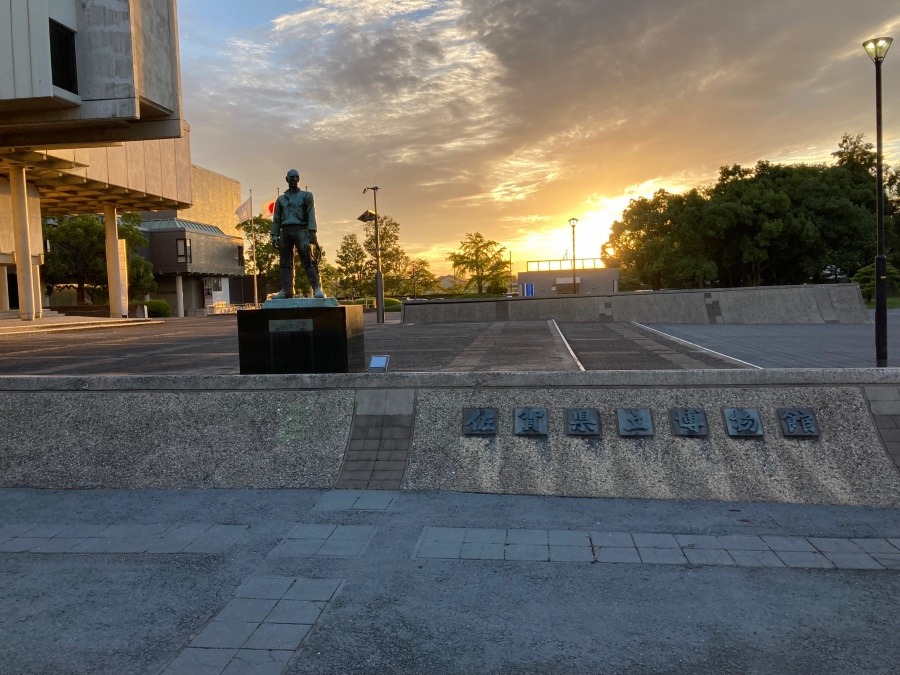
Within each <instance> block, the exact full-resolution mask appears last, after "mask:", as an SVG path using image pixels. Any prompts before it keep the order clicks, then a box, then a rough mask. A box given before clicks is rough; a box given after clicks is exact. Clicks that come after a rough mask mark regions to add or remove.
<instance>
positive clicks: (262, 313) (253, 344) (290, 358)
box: [237, 298, 366, 375]
mask: <svg viewBox="0 0 900 675" xmlns="http://www.w3.org/2000/svg"><path fill="white" fill-rule="evenodd" d="M237 319H238V352H239V355H240V366H241V374H242V375H246V374H255V373H351V372H363V371H364V370H365V369H366V364H365V360H366V357H365V347H364V337H363V312H362V307H360V306H358V305H351V306H341V305H339V304H338V302H337V300H335V299H334V298H325V299H317V298H290V299H284V300H269V301H268V302H266V303H265V304H264V305H263V307H262V309H245V310H240V311H239V312H238V313H237Z"/></svg>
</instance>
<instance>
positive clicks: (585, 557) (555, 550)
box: [550, 544, 594, 562]
mask: <svg viewBox="0 0 900 675" xmlns="http://www.w3.org/2000/svg"><path fill="white" fill-rule="evenodd" d="M550 560H551V561H557V562H563V561H565V562H594V550H593V549H592V548H591V547H590V546H554V545H553V544H550Z"/></svg>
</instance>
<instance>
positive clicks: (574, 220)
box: [569, 218, 578, 227]
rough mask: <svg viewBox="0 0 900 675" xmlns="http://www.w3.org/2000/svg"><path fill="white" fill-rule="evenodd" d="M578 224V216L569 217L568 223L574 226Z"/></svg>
mask: <svg viewBox="0 0 900 675" xmlns="http://www.w3.org/2000/svg"><path fill="white" fill-rule="evenodd" d="M577 224H578V218H569V225H571V226H572V227H575V226H576V225H577Z"/></svg>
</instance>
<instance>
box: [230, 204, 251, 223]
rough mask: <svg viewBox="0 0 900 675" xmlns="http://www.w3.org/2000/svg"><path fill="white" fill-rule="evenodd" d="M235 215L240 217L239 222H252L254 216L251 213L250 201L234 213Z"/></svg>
mask: <svg viewBox="0 0 900 675" xmlns="http://www.w3.org/2000/svg"><path fill="white" fill-rule="evenodd" d="M234 215H236V216H237V217H238V222H240V223H243V222H244V221H245V220H250V219H251V218H252V217H253V214H252V213H250V200H249V199H248V200H247V201H245V202H244V203H243V204H241V205H240V206H239V207H237V210H236V211H235V212H234Z"/></svg>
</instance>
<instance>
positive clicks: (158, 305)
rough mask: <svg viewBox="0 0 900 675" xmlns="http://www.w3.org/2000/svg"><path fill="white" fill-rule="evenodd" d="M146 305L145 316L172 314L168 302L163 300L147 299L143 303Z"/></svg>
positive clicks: (153, 316) (154, 316) (156, 316)
mask: <svg viewBox="0 0 900 675" xmlns="http://www.w3.org/2000/svg"><path fill="white" fill-rule="evenodd" d="M144 304H145V305H146V306H147V316H149V317H152V318H158V317H166V316H172V310H171V308H170V307H169V303H168V302H166V301H165V300H148V301H147V302H145V303H144Z"/></svg>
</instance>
